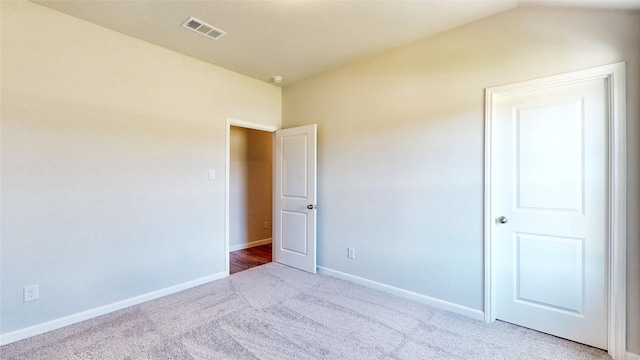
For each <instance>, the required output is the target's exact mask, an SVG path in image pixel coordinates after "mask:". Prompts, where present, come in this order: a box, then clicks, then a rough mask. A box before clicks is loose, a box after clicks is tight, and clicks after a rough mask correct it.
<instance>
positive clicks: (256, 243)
mask: <svg viewBox="0 0 640 360" xmlns="http://www.w3.org/2000/svg"><path fill="white" fill-rule="evenodd" d="M265 244H271V238H268V239H262V240H255V241H251V242H248V243H246V244H237V245H229V252H232V251H238V250H244V249H248V248H252V247H256V246H260V245H265Z"/></svg>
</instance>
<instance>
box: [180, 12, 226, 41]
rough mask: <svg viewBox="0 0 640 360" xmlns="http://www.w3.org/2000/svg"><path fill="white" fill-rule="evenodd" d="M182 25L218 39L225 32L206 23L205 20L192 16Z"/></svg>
mask: <svg viewBox="0 0 640 360" xmlns="http://www.w3.org/2000/svg"><path fill="white" fill-rule="evenodd" d="M182 26H183V27H185V28H187V29H189V30H192V31H195V32H197V33H198V34H200V35H204V36H206V37H208V38H210V39H213V40H218V39H220V38H221V37H222V35H224V34H226V33H225V32H224V31H222V30H220V29H218V28H216V27H214V26H213V25H210V24H207V23H206V22H204V21H202V20H199V19H196V18H194V17H193V16H192V17H190V18H189V19H187V21H185V22H184V23H182Z"/></svg>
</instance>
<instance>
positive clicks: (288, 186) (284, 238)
mask: <svg viewBox="0 0 640 360" xmlns="http://www.w3.org/2000/svg"><path fill="white" fill-rule="evenodd" d="M316 140H317V135H316V125H315V124H313V125H306V126H301V127H296V128H291V129H284V130H279V131H276V137H275V141H274V151H273V156H274V160H275V167H274V175H275V179H274V199H273V202H274V209H273V216H274V221H273V226H274V238H273V256H274V260H275V261H276V262H279V263H281V264H285V265H289V266H292V267H295V268H298V269H300V270H304V271H308V272H310V273H314V274H315V273H316V208H317V205H316V153H317V151H316V142H317V141H316Z"/></svg>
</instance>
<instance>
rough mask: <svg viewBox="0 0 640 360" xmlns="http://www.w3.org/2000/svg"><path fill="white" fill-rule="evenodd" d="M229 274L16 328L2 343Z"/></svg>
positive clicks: (186, 283)
mask: <svg viewBox="0 0 640 360" xmlns="http://www.w3.org/2000/svg"><path fill="white" fill-rule="evenodd" d="M226 276H228V274H227V273H226V272H219V273H217V274H213V275H209V276H205V277H202V278H199V279H195V280H191V281H187V282H184V283H182V284H178V285H174V286H170V287H168V288H164V289H160V290H156V291H152V292H150V293H147V294H143V295H139V296H136V297H132V298H129V299H126V300H122V301H118V302H115V303H112V304H108V305H104V306H100V307H97V308H93V309H90V310H86V311H82V312H79V313H76V314H73V315H69V316H65V317H62V318H58V319H55V320H51V321H47V322H44V323H41V324H38V325H33V326H30V327H27V328H24V329H19V330H15V331H12V332H8V333H6V334H0V345H6V344H10V343H12V342H16V341H18V340H22V339H26V338H29V337H32V336H36V335H40V334H44V333H46V332H49V331H52V330H56V329H60V328H62V327H65V326H68V325H73V324H76V323H79V322H81V321H85V320H89V319H92V318H94V317H98V316H101V315H105V314H108V313H111V312H114V311H117V310H121V309H124V308H127V307H129V306H133V305H138V304H141V303H143V302H147V301H150V300H153V299H157V298H160V297H163V296H167V295H171V294H174V293H177V292H180V291H183V290H186V289H189V288H192V287H196V286H199V285H203V284H206V283H209V282H212V281H215V280H219V279H222V278H224V277H226Z"/></svg>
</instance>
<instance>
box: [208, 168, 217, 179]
mask: <svg viewBox="0 0 640 360" xmlns="http://www.w3.org/2000/svg"><path fill="white" fill-rule="evenodd" d="M215 179H216V171H215V170H209V180H215Z"/></svg>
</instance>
